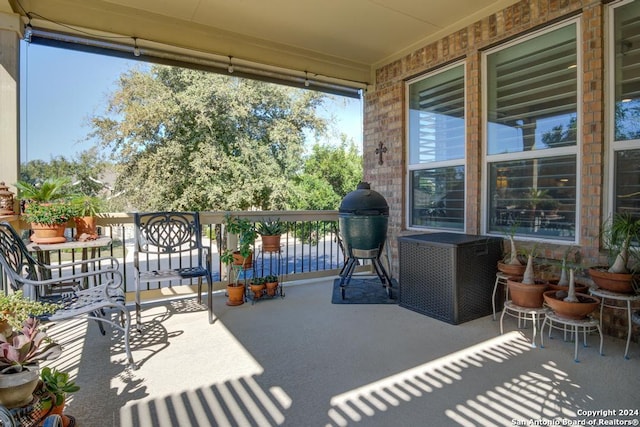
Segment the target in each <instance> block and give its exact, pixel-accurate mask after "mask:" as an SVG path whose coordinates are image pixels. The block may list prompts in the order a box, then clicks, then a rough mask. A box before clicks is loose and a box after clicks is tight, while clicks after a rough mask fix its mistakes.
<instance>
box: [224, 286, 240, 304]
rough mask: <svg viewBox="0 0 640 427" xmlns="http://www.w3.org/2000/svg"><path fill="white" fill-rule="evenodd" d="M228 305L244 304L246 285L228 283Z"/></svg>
mask: <svg viewBox="0 0 640 427" xmlns="http://www.w3.org/2000/svg"><path fill="white" fill-rule="evenodd" d="M227 295H228V299H227V305H230V306H236V305H242V304H244V285H239V286H233V285H227Z"/></svg>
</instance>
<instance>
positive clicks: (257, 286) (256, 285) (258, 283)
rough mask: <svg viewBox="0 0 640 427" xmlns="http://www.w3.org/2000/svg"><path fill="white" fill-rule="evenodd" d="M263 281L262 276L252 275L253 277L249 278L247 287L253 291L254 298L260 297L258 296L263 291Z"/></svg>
mask: <svg viewBox="0 0 640 427" xmlns="http://www.w3.org/2000/svg"><path fill="white" fill-rule="evenodd" d="M265 283H266V282H265V278H264V277H254V278H253V279H251V283H250V284H249V287H250V288H251V292H253V298H254V299H260V297H261V296H262V294H263V293H264V288H265Z"/></svg>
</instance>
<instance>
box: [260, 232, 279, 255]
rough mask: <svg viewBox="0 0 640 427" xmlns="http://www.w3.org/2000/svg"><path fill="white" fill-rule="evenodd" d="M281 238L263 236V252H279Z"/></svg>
mask: <svg viewBox="0 0 640 427" xmlns="http://www.w3.org/2000/svg"><path fill="white" fill-rule="evenodd" d="M280 237H281V236H280V235H279V234H278V235H277V236H262V250H263V251H265V252H279V251H280Z"/></svg>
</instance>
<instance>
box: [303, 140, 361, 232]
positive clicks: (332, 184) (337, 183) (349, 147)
mask: <svg viewBox="0 0 640 427" xmlns="http://www.w3.org/2000/svg"><path fill="white" fill-rule="evenodd" d="M361 180H362V156H361V155H360V154H359V153H358V150H357V148H356V146H355V144H354V143H353V141H351V142H347V140H346V137H344V136H343V137H342V143H341V144H340V145H339V146H335V147H334V146H329V145H320V144H315V145H314V146H313V147H312V150H311V154H310V155H309V157H308V158H307V160H306V161H305V166H304V169H303V173H302V174H300V175H299V176H298V178H297V179H296V182H295V183H296V192H295V193H294V196H293V198H292V206H293V208H294V209H300V210H307V209H312V210H325V209H328V210H329V209H338V207H339V205H340V201H341V200H342V198H343V197H344V196H346V195H347V193H349V192H351V191H353V190H355V189H356V186H357V185H358V183H359V182H360V181H361ZM329 229H330V227H322V228H320V229H318V228H316V227H315V226H314V224H311V223H306V224H302V225H301V227H300V228H298V229H297V230H296V237H298V238H300V239H301V240H302V241H303V242H311V243H316V242H317V241H318V239H319V238H320V237H321V236H320V234H321V233H322V232H323V231H325V232H326V231H328V230H329Z"/></svg>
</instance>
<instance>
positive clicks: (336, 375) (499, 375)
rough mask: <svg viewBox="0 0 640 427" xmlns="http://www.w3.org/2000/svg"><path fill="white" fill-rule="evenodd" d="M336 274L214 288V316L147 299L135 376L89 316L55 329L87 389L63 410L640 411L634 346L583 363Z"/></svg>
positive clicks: (263, 418) (277, 416) (245, 415)
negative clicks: (375, 292)
mask: <svg viewBox="0 0 640 427" xmlns="http://www.w3.org/2000/svg"><path fill="white" fill-rule="evenodd" d="M332 282H333V280H332V279H327V280H323V281H316V282H307V283H305V284H295V285H287V286H286V287H285V291H286V296H285V298H284V299H280V298H276V299H272V300H265V301H260V302H258V303H256V304H255V305H251V304H250V303H248V304H244V305H242V306H239V307H228V306H226V304H225V301H226V298H225V297H224V295H222V294H217V295H215V296H214V301H213V303H214V310H215V314H216V322H215V323H214V324H212V325H211V324H209V323H208V322H207V313H206V308H205V306H201V305H198V304H197V303H196V302H195V299H194V298H186V299H182V300H176V301H172V302H166V303H161V304H152V305H148V306H145V309H144V312H143V321H144V322H145V332H144V334H142V335H138V334H135V333H134V334H133V344H132V348H133V354H134V358H135V360H136V362H137V363H138V364H139V369H138V370H135V371H132V370H128V369H125V356H124V351H123V347H122V344H121V340H120V339H119V338H118V337H103V336H101V335H100V334H99V331H98V328H97V326H96V325H95V324H94V323H93V322H92V323H87V322H67V323H62V324H59V325H53V326H52V328H51V330H50V334H51V336H52V337H53V338H55V339H56V340H57V341H59V342H61V344H63V346H64V352H63V355H62V357H60V358H59V359H57V360H55V361H53V362H49V364H50V365H51V366H56V367H58V368H60V369H64V370H68V371H70V372H71V373H72V375H73V376H74V377H75V379H76V382H77V384H78V385H79V386H80V387H81V390H80V391H79V392H77V393H75V394H74V395H73V396H71V398H70V399H69V402H68V409H67V413H69V414H71V415H74V416H75V417H76V419H77V421H78V425H79V426H83V427H93V426H144V427H146V426H171V427H175V426H276V425H283V426H296V427H298V426H318V427H320V426H353V425H361V426H385V427H387V426H453V425H462V426H472V425H483V426H484V425H486V426H489V425H498V426H511V425H527V424H526V423H527V422H528V421H529V420H538V419H543V420H552V419H559V420H560V419H572V420H581V422H582V420H584V421H585V422H586V423H589V422H593V423H594V424H593V425H604V424H602V423H600V421H599V420H600V419H607V420H629V421H630V420H633V419H636V420H638V419H640V416H638V414H637V413H635V412H632V415H620V414H619V413H618V412H617V411H621V410H632V411H637V410H638V409H640V405H639V402H640V400H639V394H638V378H640V348H639V346H638V344H636V343H632V344H631V349H630V356H631V358H630V360H625V359H624V358H623V353H624V344H625V342H624V341H622V340H619V339H614V338H612V337H605V338H604V356H601V355H599V354H598V338H597V336H595V335H591V336H589V337H588V343H589V346H588V347H586V348H583V347H582V345H580V348H579V359H580V362H579V363H576V362H574V360H573V351H574V345H573V343H572V342H569V341H566V342H565V341H564V340H563V339H562V334H561V333H560V332H558V331H554V334H553V335H554V339H551V340H549V339H547V336H545V347H544V348H540V347H539V346H538V347H537V348H532V347H531V329H518V328H517V321H516V319H514V318H511V317H508V316H507V317H506V318H505V333H504V335H500V328H499V321H493V320H492V316H486V317H483V318H480V319H476V320H473V321H470V322H467V323H463V324H460V325H450V324H447V323H444V322H441V321H438V320H435V319H432V318H430V317H427V316H423V315H421V314H419V313H416V312H413V311H410V310H407V309H405V308H402V307H400V306H397V305H334V304H331V293H332ZM546 333H547V332H546V331H545V334H546ZM110 338H111V339H113V340H114V345H113V346H110ZM587 411H612V412H613V414H612V415H611V414H610V415H608V416H606V417H605V416H601V415H590V413H588V412H587ZM633 414H635V415H633ZM593 420H595V421H593ZM630 422H631V421H630ZM540 425H551V424H540ZM556 425H567V424H566V423H565V424H561V423H558V424H556ZM587 425H589V424H587ZM618 425H621V424H618ZM629 425H637V424H629Z"/></svg>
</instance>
